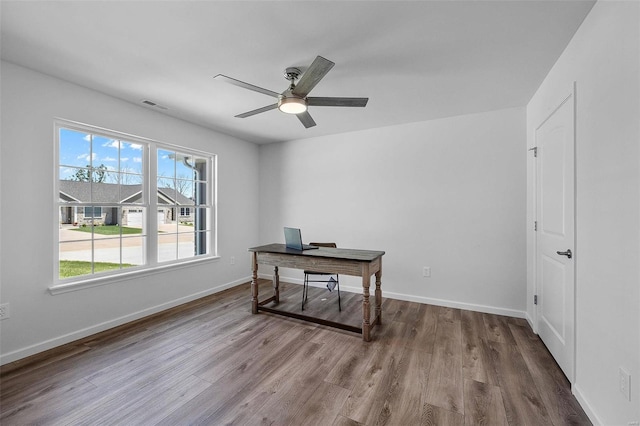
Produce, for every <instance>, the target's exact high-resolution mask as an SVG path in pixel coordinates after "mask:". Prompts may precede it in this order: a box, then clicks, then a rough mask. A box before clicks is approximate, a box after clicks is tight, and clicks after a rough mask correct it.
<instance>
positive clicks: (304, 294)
mask: <svg viewBox="0 0 640 426" xmlns="http://www.w3.org/2000/svg"><path fill="white" fill-rule="evenodd" d="M308 279H309V277H308V275H307V274H304V281H303V283H302V310H303V311H304V302H306V301H307V286H308V285H309V283H308Z"/></svg>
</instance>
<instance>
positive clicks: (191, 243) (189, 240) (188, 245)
mask: <svg viewBox="0 0 640 426" xmlns="http://www.w3.org/2000/svg"><path fill="white" fill-rule="evenodd" d="M189 228H191V227H189ZM195 241H196V239H195V235H194V232H193V228H191V232H189V233H181V234H180V235H179V237H178V258H179V259H185V258H188V257H193V256H194V255H195Z"/></svg>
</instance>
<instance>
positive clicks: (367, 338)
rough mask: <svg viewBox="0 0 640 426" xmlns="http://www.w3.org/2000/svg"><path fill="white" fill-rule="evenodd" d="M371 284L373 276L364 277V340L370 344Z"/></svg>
mask: <svg viewBox="0 0 640 426" xmlns="http://www.w3.org/2000/svg"><path fill="white" fill-rule="evenodd" d="M370 284H371V276H370V275H369V274H368V272H367V274H366V275H363V276H362V340H364V341H365V342H368V341H370V340H371V322H370V313H371V308H370V307H369V285H370Z"/></svg>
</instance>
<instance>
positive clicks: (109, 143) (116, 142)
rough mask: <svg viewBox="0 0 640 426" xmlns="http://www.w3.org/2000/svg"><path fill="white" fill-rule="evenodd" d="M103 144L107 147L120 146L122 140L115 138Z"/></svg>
mask: <svg viewBox="0 0 640 426" xmlns="http://www.w3.org/2000/svg"><path fill="white" fill-rule="evenodd" d="M102 146H104V147H105V148H116V149H117V148H120V141H117V140H115V139H109V140H108V141H107V142H105V143H103V144H102Z"/></svg>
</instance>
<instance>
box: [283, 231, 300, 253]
mask: <svg viewBox="0 0 640 426" xmlns="http://www.w3.org/2000/svg"><path fill="white" fill-rule="evenodd" d="M284 242H285V245H286V246H287V248H292V249H296V250H302V234H301V232H300V228H287V227H286V226H285V228H284Z"/></svg>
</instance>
